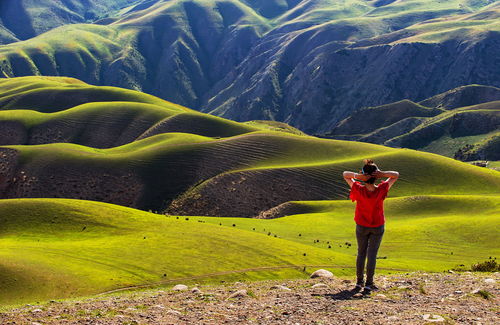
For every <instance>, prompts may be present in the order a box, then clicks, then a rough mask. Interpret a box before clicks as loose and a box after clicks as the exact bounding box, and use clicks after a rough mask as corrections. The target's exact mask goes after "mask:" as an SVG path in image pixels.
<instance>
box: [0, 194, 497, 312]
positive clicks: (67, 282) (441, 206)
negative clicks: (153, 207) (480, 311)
mask: <svg viewBox="0 0 500 325" xmlns="http://www.w3.org/2000/svg"><path fill="white" fill-rule="evenodd" d="M396 186H397V185H396ZM292 204H294V205H296V206H297V209H300V210H301V213H300V214H296V215H289V216H286V217H283V218H278V219H272V220H259V219H247V218H213V217H184V216H183V217H175V216H164V215H156V214H152V213H147V212H142V211H139V210H134V209H129V208H124V207H120V206H116V205H110V204H104V203H97V202H89V201H77V200H63V199H21V200H4V201H2V202H0V212H1V213H0V215H1V217H0V220H1V222H2V225H3V226H2V229H1V231H0V257H1V259H0V261H1V262H0V272H1V274H2V277H0V284H1V286H0V293H1V294H0V297H1V298H0V303H1V304H3V305H15V304H18V303H26V302H35V301H44V300H48V299H61V298H68V297H75V296H82V295H89V294H97V293H103V292H105V291H108V290H114V289H120V288H126V287H130V286H134V285H150V286H153V287H156V286H162V285H165V286H169V285H173V284H176V283H178V282H185V283H202V282H203V283H213V282H219V281H221V280H224V281H226V282H230V281H236V280H240V281H248V280H258V279H278V278H305V277H307V276H308V274H309V273H310V272H311V271H313V270H315V269H317V268H320V267H321V268H326V269H329V270H331V271H332V272H333V273H334V274H336V275H337V276H353V274H354V269H353V266H354V262H355V254H356V242H355V236H354V222H353V220H352V216H353V209H354V204H353V203H351V202H349V201H347V200H346V201H323V202H294V203H292ZM472 211H473V213H472ZM386 216H387V225H386V234H385V237H384V240H383V244H382V247H381V250H380V252H379V257H381V258H380V259H379V260H378V273H379V274H383V273H395V272H405V271H429V272H441V271H445V270H448V269H450V268H454V267H460V266H461V265H462V266H465V268H467V267H470V265H471V264H472V263H475V262H478V261H483V260H486V259H488V258H490V257H497V256H499V253H500V249H499V248H498V245H497V243H496V240H495V239H496V238H498V236H499V235H500V233H499V230H498V229H497V227H492V225H494V224H498V223H499V222H500V199H499V198H498V196H490V197H488V196H484V195H482V196H467V197H465V196H414V197H402V198H390V199H388V201H387V203H386ZM462 268H463V267H462Z"/></svg>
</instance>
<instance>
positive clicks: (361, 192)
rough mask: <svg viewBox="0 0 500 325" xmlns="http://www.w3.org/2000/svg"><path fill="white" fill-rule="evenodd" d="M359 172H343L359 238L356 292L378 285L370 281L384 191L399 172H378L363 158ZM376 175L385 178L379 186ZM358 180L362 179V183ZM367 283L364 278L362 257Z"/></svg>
mask: <svg viewBox="0 0 500 325" xmlns="http://www.w3.org/2000/svg"><path fill="white" fill-rule="evenodd" d="M364 163H365V164H364V166H363V169H362V171H361V174H356V173H353V172H349V171H345V172H344V174H343V175H344V179H345V181H346V182H347V184H349V187H351V193H350V196H349V197H350V199H351V200H352V201H353V202H354V201H356V212H355V216H354V221H355V222H356V238H357V241H358V257H357V259H356V276H357V282H356V288H355V290H356V291H360V290H361V289H362V288H363V287H364V289H365V291H367V292H370V291H373V290H377V289H378V288H377V287H376V286H375V284H374V283H373V276H374V274H375V264H376V261H377V260H376V258H377V252H378V248H379V247H380V242H381V241H382V236H383V234H384V224H385V217H384V200H385V198H386V196H387V192H388V191H389V189H390V188H391V187H392V185H393V184H394V183H395V182H396V180H397V179H398V177H399V173H398V172H394V171H385V172H384V171H381V170H379V169H378V167H377V165H375V163H374V162H373V160H371V159H365V161H364ZM377 178H387V180H385V181H383V182H381V183H380V184H379V185H378V186H377V185H375V180H376V179H377ZM357 180H361V181H364V183H365V185H362V184H361V183H360V182H358V181H357ZM367 257H368V263H367V265H366V282H365V281H364V274H363V273H364V268H365V260H366V259H367Z"/></svg>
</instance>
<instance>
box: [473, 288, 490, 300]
mask: <svg viewBox="0 0 500 325" xmlns="http://www.w3.org/2000/svg"><path fill="white" fill-rule="evenodd" d="M476 294H477V295H478V296H480V297H481V298H484V299H486V300H490V299H491V298H493V295H492V294H491V293H490V292H489V291H487V290H479V291H478V292H477V293H476Z"/></svg>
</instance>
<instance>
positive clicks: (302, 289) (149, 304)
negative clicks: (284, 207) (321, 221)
mask: <svg viewBox="0 0 500 325" xmlns="http://www.w3.org/2000/svg"><path fill="white" fill-rule="evenodd" d="M376 281H377V283H378V285H379V287H380V291H378V292H376V293H373V294H372V295H370V296H363V297H362V298H357V299H355V298H354V297H353V293H352V292H351V289H352V288H353V285H354V283H353V282H351V281H350V280H347V279H340V278H334V279H324V278H319V279H307V280H281V281H259V282H246V283H240V282H236V283H231V284H225V285H216V286H214V285H205V286H199V287H198V288H197V289H194V288H190V289H193V290H186V291H173V290H171V289H170V288H165V289H163V290H158V289H155V290H148V291H141V292H133V293H121V294H119V295H113V296H108V297H96V298H92V299H87V300H82V301H75V300H71V301H60V302H59V301H53V302H51V303H47V304H45V305H39V306H32V305H26V306H24V307H21V308H18V309H15V310H10V311H5V312H3V313H0V324H6V325H10V324H31V325H38V324H103V325H111V324H213V325H215V324H217V325H218V324H263V325H268V324H280V325H281V324H293V325H294V324H349V325H350V324H429V323H436V324H476V325H480V324H481V325H484V324H495V323H497V321H498V318H499V310H500V308H499V307H500V306H499V304H498V295H499V294H500V288H499V286H498V281H500V275H499V273H498V272H497V273H484V274H478V273H470V272H465V273H459V274H458V273H457V274H451V273H432V274H426V273H416V272H414V273H406V274H398V275H391V276H377V277H376ZM231 296H233V297H231Z"/></svg>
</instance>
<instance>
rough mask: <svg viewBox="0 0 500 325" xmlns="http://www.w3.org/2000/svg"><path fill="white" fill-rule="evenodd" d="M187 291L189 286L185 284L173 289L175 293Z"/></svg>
mask: <svg viewBox="0 0 500 325" xmlns="http://www.w3.org/2000/svg"><path fill="white" fill-rule="evenodd" d="M187 289H189V288H188V286H187V285H184V284H178V285H176V286H175V287H173V288H172V290H174V291H186V290H187Z"/></svg>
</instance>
